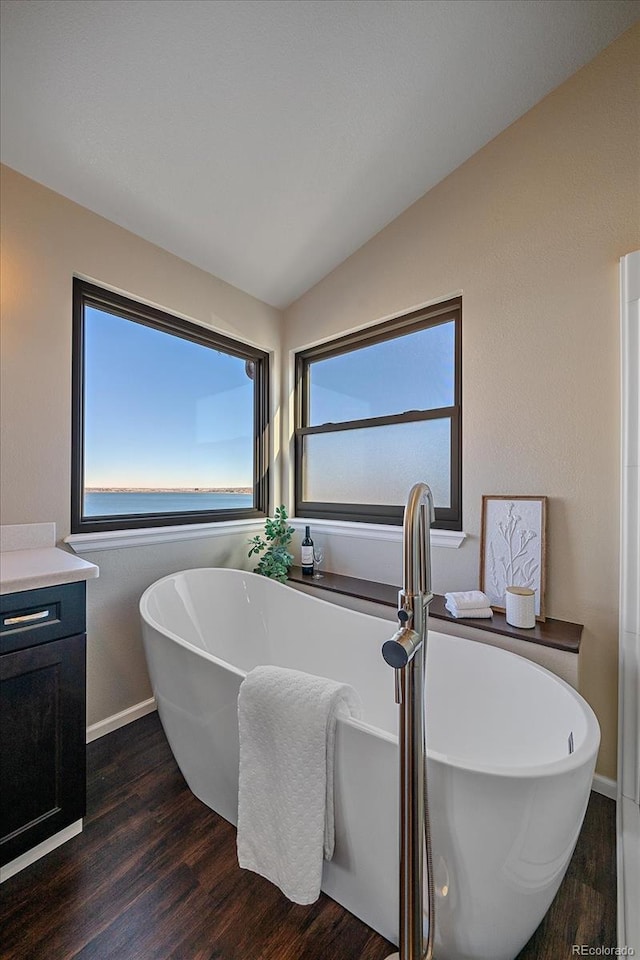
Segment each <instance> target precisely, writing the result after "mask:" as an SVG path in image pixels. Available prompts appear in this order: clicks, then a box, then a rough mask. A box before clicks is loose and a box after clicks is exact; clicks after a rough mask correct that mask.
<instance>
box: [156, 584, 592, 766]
mask: <svg viewBox="0 0 640 960" xmlns="http://www.w3.org/2000/svg"><path fill="white" fill-rule="evenodd" d="M205 570H207V571H209V570H210V571H215V572H216V573H219V572H223V573H225V574H228V573H236V574H241V575H242V576H247V577H250V578H252V579H258V580H264V579H266V578H264V577H262V576H261V575H260V574H256V573H252V572H250V571H247V570H240V569H237V568H232V567H193V568H188V569H186V570H177V571H176V572H175V573H170V574H168V575H167V576H164V577H161V578H160V579H159V580H156V581H155V582H154V583H152V584H150V585H149V586H148V587H147V588H146V590H145V591H144V593H143V594H142V596H141V597H140V602H139V609H140V614H141V616H142V618H143V620H144V621H145V622H146V623H147V624H148V625H149V626H150V627H151V628H152V629H154V630H156V631H157V632H158V633H160V634H162V635H163V636H165V637H167V638H168V639H169V640H171V641H172V642H174V643H177V644H179V645H180V646H181V647H184V648H186V649H187V650H189V651H191V652H192V653H194V654H196V655H197V656H199V657H202V658H203V659H205V660H207V661H209V662H211V663H214V664H216V665H217V666H219V667H222V668H223V669H224V670H227V671H229V672H230V673H232V674H233V675H235V676H236V677H239V678H240V680H241V681H242V680H244V678H245V677H246V675H247V671H246V670H241V669H240V668H239V667H236V666H234V665H233V664H232V663H230V662H229V661H228V660H222V659H221V658H220V657H217V656H215V654H212V653H209V651H207V650H203V649H202V648H201V647H196V646H194V645H193V644H192V643H189V642H188V641H187V640H185V639H184V638H183V637H181V636H180V635H179V634H177V633H174V632H173V631H172V630H170V629H169V628H168V627H166V626H164V624H161V623H159V622H158V621H157V620H156V619H155V618H154V617H153V616H152V615H151V613H150V612H149V596H150V595H151V593H152V592H153V591H154V589H155V588H157V587H159V585H160V584H162V583H164V582H165V581H167V580H175V579H176V578H177V577H179V576H182V575H184V574H189V573H192V572H193V573H196V572H198V573H199V572H202V571H205ZM269 582H270V583H271V584H273V585H274V586H275V587H281V588H283V589H287V584H284V583H279V582H278V581H277V580H271V579H270V580H269ZM304 596H305V597H306V598H307V599H308V600H310V601H311V602H314V603H322V604H325V605H329V606H336V604H332V603H331V601H330V600H325V599H323V598H320V597H314V596H311V595H309V594H304ZM341 609H344V608H341ZM346 612H348V613H349V614H350V615H352V616H356V617H364V618H365V619H367V620H376V621H379V620H380V618H379V617H375V616H373V615H371V614H368V613H361V612H360V611H358V610H348V611H346ZM433 633H438V631H436V630H430V631H429V634H433ZM438 636H442V637H444V638H445V639H446V640H449V639H451V637H450V635H448V634H439V633H438ZM453 639H455V640H458V641H460V642H461V643H465V644H473V643H475V642H476V641H474V640H467V639H465V638H464V637H457V636H454V637H453ZM489 649H490V650H492V651H493V652H494V653H495V654H499V655H500V656H505V657H516V658H517V659H518V660H523V658H522V657H520V656H519V655H518V654H517V653H512V652H511V651H509V650H503V649H501V648H498V647H489ZM526 663H527V668H531V669H532V670H536V671H538V672H540V673H543V674H545V675H546V676H549V677H551V679H552V680H553V681H555V682H556V683H557V684H559V685H560V686H561V687H564V689H565V692H566V693H567V694H568V695H569V696H570V697H571V698H572V700H574V701H575V702H576V703H577V705H578V707H579V708H580V709H581V710H582V712H583V714H584V716H585V721H586V726H587V730H586V733H585V737H584V739H583V741H582V743H581V744H580V746H579V747H578V748H577V749H576V750H574V752H573V753H571V754H568V755H567V756H564V757H560V758H558V759H556V760H552V761H549V762H547V763H541V764H536V765H528V766H515V765H513V764H487V763H479V762H475V763H472V762H471V761H468V760H465V759H463V758H460V757H457V756H452V755H450V754H447V753H442V752H440V751H436V750H433V749H432V748H430V747H429V744H428V735H429V734H428V727H427V756H428V758H429V760H433V761H436V762H439V763H442V764H444V765H446V766H451V767H455V768H456V769H458V770H467V771H469V772H472V773H478V774H484V775H486V776H492V777H504V778H510V779H531V778H533V777H550V776H557V775H558V774H559V773H560V772H562V773H569V772H571V771H573V770H576V769H579V768H580V767H582V766H583V765H586V764H589V763H590V764H592V765H593V766H594V767H595V762H596V758H597V755H598V750H599V748H600V725H599V723H598V719H597V717H596V715H595V713H594V712H593V710H592V708H591V706H590V705H589V704H588V703H587V701H586V700H585V699H584V697H582V696H581V695H580V694H579V693H578V692H577V691H576V690H575V689H574V688H573V687H572V686H571V685H570V684H569V683H567V682H566V681H565V680H563V679H562V678H561V677H558V676H556V675H555V674H553V673H551V671H550V670H547V669H546V668H545V667H542V666H540V665H539V664H537V663H534V662H533V661H530V660H527V661H526ZM340 721H341V722H343V723H348V724H350V725H351V726H354V727H356V728H359V729H361V730H363V731H366V732H367V733H371V734H373V735H374V736H376V737H378V738H379V739H381V740H385V741H387V742H388V743H392V744H394V745H397V744H398V737H397V736H395V735H394V734H392V733H389V731H387V730H384V729H382V728H381V727H377V726H374V724H371V723H368V722H367V721H365V720H359V719H357V718H355V717H341V718H340Z"/></svg>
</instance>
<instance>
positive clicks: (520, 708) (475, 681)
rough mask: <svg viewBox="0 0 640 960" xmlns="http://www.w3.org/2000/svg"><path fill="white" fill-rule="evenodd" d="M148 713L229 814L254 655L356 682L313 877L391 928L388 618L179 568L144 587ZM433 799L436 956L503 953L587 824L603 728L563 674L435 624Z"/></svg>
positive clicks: (503, 957)
mask: <svg viewBox="0 0 640 960" xmlns="http://www.w3.org/2000/svg"><path fill="white" fill-rule="evenodd" d="M140 611H141V615H142V630H143V638H144V646H145V651H146V655H147V661H148V665H149V671H150V674H151V680H152V684H153V691H154V694H155V697H156V700H157V704H158V711H159V713H160V719H161V721H162V724H163V727H164V730H165V732H166V735H167V738H168V740H169V743H170V745H171V749H172V750H173V753H174V755H175V758H176V760H177V762H178V764H179V766H180V769H181V770H182V773H183V774H184V777H185V779H186V781H187V783H188V784H189V787H190V788H191V790H192V791H193V793H195V795H196V796H197V797H199V798H200V799H201V800H202V801H203V802H204V803H206V804H207V805H208V806H210V807H211V808H212V809H213V810H215V811H216V812H217V813H219V814H220V815H221V816H223V817H225V818H226V819H227V820H229V821H230V822H231V823H233V824H235V823H236V817H237V802H238V725H237V696H238V689H239V687H240V684H241V682H242V680H243V678H244V676H245V674H246V673H247V672H248V671H249V670H251V669H252V668H253V667H255V666H257V665H259V664H274V665H276V666H286V667H291V668H294V669H297V670H303V671H306V672H308V673H315V674H318V675H321V676H326V677H331V678H333V679H336V680H341V681H345V682H347V683H350V684H352V685H353V686H354V687H355V688H356V689H357V690H358V692H359V694H360V697H361V699H362V704H363V718H362V719H361V720H354V719H346V718H345V719H339V720H338V723H337V730H336V773H335V791H336V796H335V806H336V846H335V854H334V857H333V860H332V861H331V862H330V863H325V865H324V871H323V883H322V888H323V890H324V891H325V892H326V893H327V894H328V895H329V896H330V897H333V898H334V899H335V900H337V901H338V902H339V903H341V904H343V906H345V907H346V908H347V909H348V910H350V911H351V912H352V913H354V914H356V916H358V917H360V918H361V919H362V920H364V921H365V923H367V924H369V925H370V926H371V927H373V928H374V929H375V930H377V931H379V932H380V933H381V934H382V935H383V936H385V937H386V938H388V939H389V940H391V941H394V942H396V943H397V931H398V822H397V820H398V745H397V733H396V728H397V710H398V708H397V707H396V705H395V703H394V676H393V670H392V669H390V668H389V667H388V666H387V665H386V664H385V663H384V661H383V660H382V656H381V654H380V648H381V645H382V642H383V641H384V640H386V639H388V637H389V636H390V635H391V633H392V632H393V629H394V628H393V624H392V623H390V622H389V621H388V620H382V619H378V618H376V617H370V616H367V615H365V614H361V613H356V612H354V611H351V610H346V609H344V608H343V607H338V606H336V605H334V604H331V603H327V602H326V601H324V600H319V599H316V598H315V597H310V596H308V595H306V594H303V593H301V592H299V591H297V590H295V589H293V588H291V587H289V586H286V585H283V584H280V583H277V582H274V581H272V580H268V579H265V578H263V577H260V576H257V575H256V574H252V573H244V572H242V571H239V570H229V569H218V568H210V569H197V570H187V571H184V572H181V573H176V574H173V575H171V576H168V577H164V578H163V579H162V580H159V581H158V582H157V583H154V584H153V585H152V586H150V587H149V588H148V590H146V591H145V593H144V594H143V596H142V598H141V601H140ZM426 690H427V692H426V702H427V707H426V709H427V738H428V744H427V749H428V772H429V803H430V815H431V823H432V845H433V861H434V869H435V884H436V897H437V900H436V944H435V946H436V949H435V955H436V957H437V958H438V960H472V958H473V960H480V958H482V960H512V958H513V957H515V956H516V954H517V953H518V952H519V951H520V949H521V948H522V947H523V945H524V944H525V943H526V942H527V940H528V939H529V937H530V936H531V934H532V933H533V932H534V930H535V929H536V927H537V926H538V924H539V923H540V921H541V920H542V918H543V916H544V914H545V912H546V910H547V908H548V907H549V905H550V903H551V901H552V899H553V897H554V895H555V893H556V890H557V889H558V886H559V885H560V882H561V880H562V877H563V875H564V872H565V870H566V867H567V865H568V862H569V859H570V857H571V853H572V851H573V848H574V845H575V842H576V839H577V837H578V833H579V830H580V827H581V824H582V819H583V816H584V811H585V808H586V804H587V800H588V797H589V790H590V787H591V779H592V776H593V770H594V766H595V759H596V753H597V750H598V745H599V741H600V731H599V727H598V723H597V720H596V718H595V716H594V714H593V712H592V710H591V709H590V707H589V706H588V705H587V704H586V703H585V701H584V700H583V699H582V698H581V697H580V696H579V695H578V694H577V693H576V692H575V691H574V690H573V689H572V688H571V687H570V686H568V684H566V683H564V682H563V681H562V680H560V679H558V678H557V677H555V676H554V675H553V674H551V673H549V672H547V671H546V670H544V669H543V668H542V667H538V666H536V665H535V664H533V663H530V662H529V661H527V660H524V659H522V658H520V657H518V656H516V655H515V654H510V653H506V652H505V651H503V650H499V649H496V648H494V647H490V646H486V645H483V644H480V643H476V642H474V641H469V640H462V639H459V638H457V637H451V636H445V635H443V634H439V633H434V632H430V633H429V637H428V647H427V688H426Z"/></svg>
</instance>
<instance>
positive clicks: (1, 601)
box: [0, 581, 86, 653]
mask: <svg viewBox="0 0 640 960" xmlns="http://www.w3.org/2000/svg"><path fill="white" fill-rule="evenodd" d="M85 593H86V584H85V582H84V581H78V582H76V583H63V584H59V585H58V586H55V587H42V588H40V589H38V590H22V591H21V592H19V593H8V594H4V595H3V596H0V653H11V652H12V651H14V650H23V649H25V648H26V647H32V646H35V645H36V644H40V643H49V641H50V640H58V639H59V638H60V637H68V636H72V635H73V634H78V633H84V632H85V627H86V613H85Z"/></svg>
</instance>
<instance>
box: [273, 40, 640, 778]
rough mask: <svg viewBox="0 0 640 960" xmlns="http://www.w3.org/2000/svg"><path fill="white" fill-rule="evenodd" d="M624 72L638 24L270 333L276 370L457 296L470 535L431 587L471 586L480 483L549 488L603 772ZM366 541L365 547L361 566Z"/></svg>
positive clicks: (633, 167)
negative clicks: (292, 358) (303, 352)
mask: <svg viewBox="0 0 640 960" xmlns="http://www.w3.org/2000/svg"><path fill="white" fill-rule="evenodd" d="M639 70H640V28H638V27H636V28H634V29H633V30H632V31H630V32H628V33H627V34H625V35H624V36H623V37H622V38H620V39H619V40H618V41H616V42H615V43H614V44H612V45H611V46H610V47H609V48H608V49H607V50H605V51H604V52H603V53H602V54H601V55H600V56H599V57H598V58H597V59H596V60H594V61H592V63H591V64H589V65H588V66H587V67H585V68H584V69H582V70H581V71H580V72H578V73H577V74H575V75H574V76H573V77H572V78H571V79H569V80H568V81H567V82H566V83H564V84H563V85H562V86H561V87H559V88H558V89H557V90H555V91H554V92H553V93H552V94H551V95H550V96H548V97H547V98H546V99H545V100H543V101H542V102H541V103H540V104H538V105H537V106H536V107H535V108H534V109H532V110H531V111H530V112H529V113H528V114H526V115H525V116H524V117H523V118H521V119H520V120H519V121H517V122H516V123H514V124H513V125H512V126H511V127H509V128H508V129H507V130H506V131H505V132H504V133H502V134H501V135H500V136H498V137H497V138H496V139H495V140H493V141H492V142H491V143H489V144H488V145H487V146H485V147H484V148H483V149H482V150H481V151H480V152H479V153H477V154H475V155H474V156H473V157H472V158H471V159H470V160H468V161H467V162H466V163H465V164H464V165H463V166H461V167H459V168H458V169H457V170H456V171H455V172H454V173H453V174H451V176H449V177H448V178H447V179H446V180H444V181H443V182H442V183H440V184H439V185H438V186H437V187H435V188H434V189H433V190H431V191H430V192H429V193H428V194H426V195H425V196H424V197H423V198H422V199H421V200H419V201H418V202H417V203H416V204H414V205H413V206H412V207H410V208H409V209H408V210H407V211H405V213H404V214H402V215H401V216H400V217H398V218H397V219H396V220H394V221H393V222H392V223H391V224H390V225H389V226H387V227H386V228H385V229H384V230H383V231H382V232H381V233H379V234H378V235H377V236H376V237H374V238H373V239H372V240H371V241H369V242H368V243H367V244H366V245H365V246H364V247H362V248H361V249H360V250H359V251H358V252H357V253H355V254H354V255H353V256H352V257H350V258H349V259H348V260H347V261H345V262H344V263H343V264H342V265H341V266H340V267H338V268H337V269H336V270H335V271H333V273H331V274H330V275H329V276H328V277H326V278H325V279H324V280H323V281H322V282H320V283H319V284H317V286H315V287H314V288H313V289H312V290H311V291H309V292H308V293H307V294H305V295H304V296H303V297H302V298H301V299H300V300H299V301H298V302H297V303H295V304H294V305H293V306H292V307H290V308H289V309H288V310H287V311H286V314H285V330H284V343H283V362H284V364H285V370H286V369H288V353H289V351H291V350H294V349H295V348H298V347H300V346H302V345H306V344H309V343H312V342H317V341H318V340H320V339H323V338H327V337H330V336H332V335H334V334H338V333H342V332H343V331H345V330H348V329H353V328H356V327H361V326H363V325H367V324H369V323H373V322H375V321H377V320H379V319H381V318H383V317H386V316H391V315H394V314H397V313H399V312H404V311H407V310H410V309H411V308H413V307H415V306H417V305H419V304H423V303H426V302H430V301H435V300H440V299H445V298H447V297H450V296H452V295H454V294H456V293H458V292H460V291H461V292H462V296H463V405H464V414H463V444H464V460H463V463H464V468H463V469H464V475H463V490H464V504H463V509H464V521H463V522H464V529H465V531H467V533H468V534H469V535H470V538H469V539H468V540H467V541H466V543H465V544H464V545H463V547H462V548H460V549H459V550H457V551H452V550H444V549H437V550H435V551H434V574H435V580H436V589H438V590H439V591H441V592H442V591H444V590H446V589H460V588H463V587H467V588H471V587H476V586H477V583H478V553H479V551H478V538H479V532H480V505H481V497H482V494H501V493H503V494H532V495H542V494H544V495H546V496H547V497H549V498H550V500H549V516H548V532H549V539H548V569H547V612H548V615H549V616H553V617H558V618H561V619H566V620H575V621H578V622H580V623H584V624H585V631H584V637H583V652H582V655H581V689H582V692H583V694H584V695H585V697H586V698H587V699H588V700H589V702H590V703H591V705H592V706H593V708H594V709H595V711H596V713H597V715H598V717H599V720H600V724H601V728H602V746H601V753H600V758H599V766H598V770H599V772H600V774H602V775H603V776H607V777H615V772H616V710H617V627H618V536H619V532H618V503H619V495H618V484H619V392H618V391H619V378H618V368H619V363H618V348H619V337H618V326H619V311H618V259H619V258H620V257H621V256H622V255H623V254H625V253H628V252H629V251H631V250H633V249H636V248H637V247H639V246H640V190H639V185H640V166H639V156H640V154H639V148H640V114H639V105H640V75H639ZM286 435H287V436H288V435H289V430H288V429H287V434H286ZM416 479H418V478H416ZM425 479H427V480H428V478H425ZM334 547H335V545H334ZM330 549H331V545H330ZM338 549H342V548H338V547H335V555H336V556H337V555H338ZM350 549H351V550H352V555H353V550H354V549H355V547H353V545H351V547H350ZM367 552H369V553H370V552H371V547H370V546H367V544H362V545H361V559H362V569H364V568H365V566H366V563H367V559H366V555H367ZM393 557H394V558H395V557H396V554H395V553H394V554H393ZM378 561H379V556H378ZM378 565H379V563H378ZM397 566H398V564H397V562H396V561H395V559H394V560H392V561H391V562H390V567H389V571H388V576H387V578H386V579H388V580H390V581H391V582H398V577H399V573H400V571H399V569H397ZM378 574H379V570H378ZM361 575H365V574H361ZM540 709H541V710H544V704H541V705H540Z"/></svg>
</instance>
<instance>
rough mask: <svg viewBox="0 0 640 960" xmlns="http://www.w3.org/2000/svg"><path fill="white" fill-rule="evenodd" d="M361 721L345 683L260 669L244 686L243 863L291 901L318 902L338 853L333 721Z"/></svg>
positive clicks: (241, 698) (240, 806)
mask: <svg viewBox="0 0 640 960" xmlns="http://www.w3.org/2000/svg"><path fill="white" fill-rule="evenodd" d="M340 713H343V714H345V715H349V714H351V715H352V716H356V717H357V716H360V698H359V697H358V694H357V693H356V691H355V690H354V689H353V687H351V686H349V685H348V684H345V683H338V682H337V681H335V680H328V679H326V678H324V677H315V676H311V675H310V674H307V673H301V672H300V671H298V670H288V669H285V668H284V667H271V666H264V667H256V668H255V669H254V670H252V671H251V672H250V673H248V674H247V676H246V678H245V679H244V680H243V682H242V683H241V685H240V695H239V698H238V724H239V732H240V778H239V792H238V837H237V844H238V862H239V864H240V866H241V867H244V868H245V869H247V870H253V871H254V872H255V873H259V874H261V876H263V877H266V878H267V880H270V881H271V882H272V883H275V884H276V885H277V886H278V887H280V889H281V890H282V892H283V893H284V894H285V896H287V897H288V898H289V899H290V900H293V902H294V903H313V902H314V901H315V900H317V899H318V897H319V896H320V881H321V878H322V861H323V858H326V859H327V860H330V859H331V857H332V856H333V847H334V819H333V747H334V741H335V726H336V717H337V716H338V715H339V714H340Z"/></svg>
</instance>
